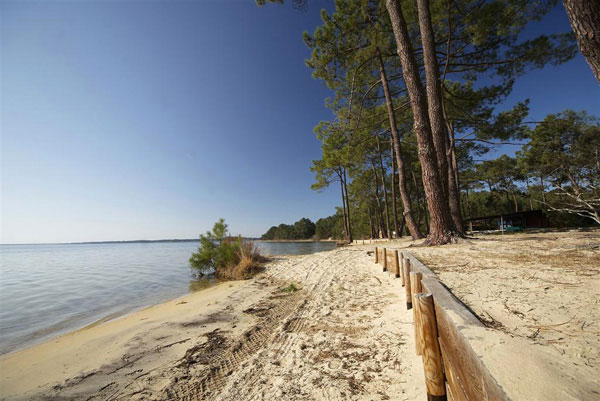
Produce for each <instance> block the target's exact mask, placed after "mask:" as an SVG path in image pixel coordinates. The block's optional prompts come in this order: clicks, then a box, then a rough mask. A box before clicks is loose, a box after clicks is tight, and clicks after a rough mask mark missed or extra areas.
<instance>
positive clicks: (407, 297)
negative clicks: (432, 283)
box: [404, 259, 412, 309]
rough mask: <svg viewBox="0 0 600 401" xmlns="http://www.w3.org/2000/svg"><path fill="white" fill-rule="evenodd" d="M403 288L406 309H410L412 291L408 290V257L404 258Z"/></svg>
mask: <svg viewBox="0 0 600 401" xmlns="http://www.w3.org/2000/svg"><path fill="white" fill-rule="evenodd" d="M404 288H405V289H406V309H411V308H412V292H411V291H410V259H404Z"/></svg>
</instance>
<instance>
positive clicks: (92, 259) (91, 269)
mask: <svg viewBox="0 0 600 401" xmlns="http://www.w3.org/2000/svg"><path fill="white" fill-rule="evenodd" d="M198 244H199V243H198V242H150V243H113V244H56V245H54V244H53V245H0V355H1V354H5V353H8V352H11V351H15V350H17V349H21V348H24V347H26V346H29V345H32V344H36V343H39V342H43V341H45V340H48V339H51V338H54V337H56V336H58V335H60V334H63V333H66V332H69V331H72V330H75V329H78V328H81V327H85V326H87V325H88V324H91V323H94V322H96V321H98V320H101V319H107V318H114V317H117V316H120V315H123V314H126V313H128V312H131V311H133V310H136V309H141V308H143V307H147V306H151V305H155V304H158V303H161V302H164V301H166V300H168V299H172V298H175V297H178V296H181V295H184V294H186V293H188V292H191V291H197V290H201V289H204V288H207V287H210V286H212V285H215V284H216V280H214V279H207V278H203V279H197V278H195V277H194V275H193V271H192V269H191V267H190V264H189V262H188V259H189V258H190V256H191V254H192V252H194V251H195V250H196V249H197V248H198ZM256 244H257V246H258V247H259V248H260V249H261V250H262V252H263V253H264V254H266V255H298V254H307V253H314V252H320V251H327V250H330V249H333V248H335V243H333V242H282V243H273V242H261V241H257V242H256Z"/></svg>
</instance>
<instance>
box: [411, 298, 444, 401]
mask: <svg viewBox="0 0 600 401" xmlns="http://www.w3.org/2000/svg"><path fill="white" fill-rule="evenodd" d="M415 303H417V304H418V305H419V306H418V308H419V315H420V317H419V320H420V322H421V324H420V326H419V327H420V334H421V339H422V340H423V347H422V353H423V370H424V372H425V386H426V387H427V399H436V400H445V399H446V384H445V381H444V371H443V368H442V354H441V351H440V345H439V343H438V332H437V324H436V318H435V309H434V308H435V307H434V303H433V295H431V294H423V293H421V294H415Z"/></svg>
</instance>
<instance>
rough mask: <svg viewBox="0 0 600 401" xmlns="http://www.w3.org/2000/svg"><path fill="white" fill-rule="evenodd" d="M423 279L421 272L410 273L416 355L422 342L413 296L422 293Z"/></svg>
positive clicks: (417, 306) (417, 308)
mask: <svg viewBox="0 0 600 401" xmlns="http://www.w3.org/2000/svg"><path fill="white" fill-rule="evenodd" d="M422 278H423V273H421V272H410V290H411V292H412V303H413V305H412V306H413V322H414V325H415V351H416V352H417V355H421V352H422V351H421V350H422V348H423V344H422V340H421V332H420V330H421V329H420V324H421V322H420V320H419V317H420V316H419V304H418V303H417V301H415V295H417V294H418V293H420V292H422V291H423V289H422V286H421V279H422Z"/></svg>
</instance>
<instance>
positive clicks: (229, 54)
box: [0, 0, 600, 243]
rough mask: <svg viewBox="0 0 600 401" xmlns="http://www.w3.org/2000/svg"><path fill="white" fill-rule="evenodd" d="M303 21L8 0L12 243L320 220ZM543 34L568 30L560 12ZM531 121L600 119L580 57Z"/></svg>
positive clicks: (333, 192)
mask: <svg viewBox="0 0 600 401" xmlns="http://www.w3.org/2000/svg"><path fill="white" fill-rule="evenodd" d="M312 4H313V6H310V7H309V8H308V10H306V11H304V12H301V11H298V10H295V9H293V8H292V7H291V6H290V5H284V6H268V7H264V8H258V7H256V6H255V4H254V1H253V0H248V1H235V2H234V1H196V2H172V1H169V2H166V1H165V2H141V1H131V2H70V1H68V2H8V1H3V2H0V23H1V32H0V33H1V35H0V46H1V49H0V50H1V54H0V56H1V61H0V62H1V72H0V74H1V82H0V85H1V87H0V89H1V96H2V98H1V104H0V112H1V123H0V124H1V125H0V128H1V131H2V143H1V147H2V150H1V158H2V160H1V176H2V188H1V189H2V238H1V242H3V243H35V242H70V241H90V240H128V239H158V238H193V237H196V236H197V235H198V234H199V233H200V232H202V231H205V230H206V229H208V228H210V227H211V226H212V223H213V222H214V221H215V220H216V219H217V218H219V217H224V218H225V219H226V220H227V221H228V223H229V225H230V229H231V231H232V232H233V233H235V234H237V233H241V234H244V235H249V236H256V235H260V234H262V233H263V232H264V231H266V230H267V229H268V228H269V227H270V226H271V225H276V224H279V223H281V222H287V223H291V222H293V221H296V220H298V219H299V218H301V217H309V218H311V219H313V220H316V219H317V218H319V217H324V216H327V215H330V214H331V213H332V212H333V211H334V207H335V205H337V204H339V191H338V188H337V187H333V188H331V189H329V190H326V191H324V192H323V193H316V192H313V191H311V189H310V184H311V183H312V181H313V176H312V174H311V173H310V171H309V166H310V163H311V160H312V159H316V158H319V157H320V147H319V142H318V141H317V140H316V139H315V137H314V134H313V131H312V129H313V127H314V125H316V124H317V123H318V121H319V120H323V119H328V118H330V113H329V111H328V110H327V109H325V108H324V98H325V97H326V96H328V94H329V93H328V91H327V89H326V88H325V86H324V85H323V84H322V83H321V82H318V81H315V80H313V79H312V78H311V72H310V70H309V69H308V68H306V67H305V66H304V59H305V58H306V57H307V56H308V54H309V51H308V49H306V47H305V46H304V44H303V42H302V35H301V34H302V32H303V31H304V30H308V31H312V30H313V29H314V27H315V26H317V25H318V24H319V23H320V19H319V8H320V7H321V5H322V4H324V3H323V2H321V3H319V4H318V7H317V4H315V2H313V3H312ZM547 20H548V22H547V23H546V21H544V23H542V24H541V25H539V26H538V27H537V28H536V27H534V28H532V29H540V30H550V31H561V30H566V29H569V25H568V20H567V18H566V15H565V13H564V10H562V8H557V9H556V10H554V11H553V12H552V14H551V15H549V16H548V17H547ZM527 97H529V98H531V107H532V118H543V116H544V115H545V114H547V113H551V112H559V111H561V110H563V109H565V108H574V109H577V110H580V109H587V110H588V111H590V112H596V114H598V112H599V111H600V95H599V91H598V84H597V83H596V81H595V80H594V78H593V75H592V73H591V71H590V69H589V67H588V66H587V64H586V63H585V61H584V60H583V58H582V57H581V56H578V57H577V59H575V60H573V61H571V62H569V63H567V64H565V65H562V66H559V67H546V68H545V69H543V70H538V71H534V72H532V73H529V74H527V75H526V76H524V77H522V78H521V79H520V80H519V81H518V82H517V85H516V86H515V90H514V92H513V94H512V95H511V96H510V98H509V101H508V104H507V107H508V106H509V105H510V104H511V103H514V102H516V101H518V100H522V99H524V98H527Z"/></svg>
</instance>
